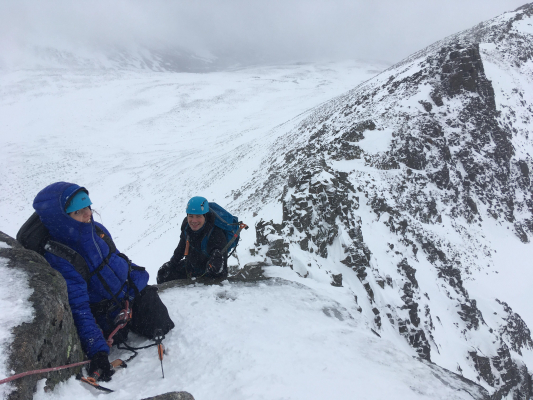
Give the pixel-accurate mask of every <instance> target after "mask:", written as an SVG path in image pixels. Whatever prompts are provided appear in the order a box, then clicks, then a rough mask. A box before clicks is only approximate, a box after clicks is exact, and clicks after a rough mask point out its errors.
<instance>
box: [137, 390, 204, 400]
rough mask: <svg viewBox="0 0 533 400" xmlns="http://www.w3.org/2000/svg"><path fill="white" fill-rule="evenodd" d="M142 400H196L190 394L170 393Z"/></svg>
mask: <svg viewBox="0 0 533 400" xmlns="http://www.w3.org/2000/svg"><path fill="white" fill-rule="evenodd" d="M142 400H194V397H193V396H192V394H190V393H188V392H168V393H165V394H160V395H158V396H154V397H146V398H144V399H142Z"/></svg>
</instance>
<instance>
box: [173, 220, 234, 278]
mask: <svg viewBox="0 0 533 400" xmlns="http://www.w3.org/2000/svg"><path fill="white" fill-rule="evenodd" d="M205 216H206V217H205V224H204V226H202V228H200V229H199V230H197V231H196V232H195V231H193V230H192V229H191V228H190V226H189V224H188V222H187V217H185V219H184V220H183V223H182V224H181V235H180V242H179V244H178V247H176V250H174V255H173V256H172V258H171V259H170V261H169V263H170V266H171V268H172V269H180V268H183V267H184V268H185V269H186V272H187V274H188V275H190V276H208V277H212V278H218V277H221V276H224V275H227V274H228V262H227V257H226V256H225V255H224V264H223V268H222V270H221V271H210V270H208V271H207V272H206V267H207V262H208V261H209V258H210V257H211V255H212V254H213V251H214V250H215V249H218V250H222V249H223V248H224V246H226V243H227V240H226V234H225V233H224V231H223V230H222V229H221V228H219V227H218V226H215V216H214V215H213V214H212V213H210V212H209V213H207V214H205ZM187 236H188V237H189V255H187V256H185V247H186V242H187ZM206 236H208V238H207V240H206V242H207V243H206V244H207V245H206V246H205V247H206V248H205V252H203V251H202V241H203V240H204V239H205V238H206ZM184 257H185V260H184V261H183V262H181V263H180V261H181V260H182V259H183V258H184ZM204 273H205V275H204Z"/></svg>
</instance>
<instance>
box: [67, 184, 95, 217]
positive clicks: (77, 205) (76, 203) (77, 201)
mask: <svg viewBox="0 0 533 400" xmlns="http://www.w3.org/2000/svg"><path fill="white" fill-rule="evenodd" d="M91 204H93V203H92V202H91V199H90V198H89V194H88V193H87V192H85V191H83V190H80V191H79V192H78V193H76V194H75V195H74V196H73V197H72V200H70V202H69V204H68V206H67V208H66V209H65V212H66V213H67V214H69V213H71V212H74V211H78V210H81V209H82V208H85V207H89V206H90V205H91Z"/></svg>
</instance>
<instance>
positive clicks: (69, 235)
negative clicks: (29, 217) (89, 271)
mask: <svg viewBox="0 0 533 400" xmlns="http://www.w3.org/2000/svg"><path fill="white" fill-rule="evenodd" d="M80 190H83V191H85V192H87V193H89V192H88V191H87V189H85V188H84V187H82V186H79V185H76V184H75V183H69V182H56V183H52V184H51V185H48V186H47V187H45V188H44V189H43V190H41V191H40V192H39V193H38V194H37V196H36V197H35V200H34V201H33V208H34V209H35V211H36V212H37V214H38V215H39V217H40V218H41V221H42V222H43V224H44V226H46V228H47V229H48V231H49V232H50V236H51V237H52V239H54V240H57V241H59V242H62V243H64V244H66V245H68V246H71V247H73V248H75V247H77V245H78V244H80V239H81V237H82V236H84V235H87V234H92V231H93V222H91V223H90V224H87V223H84V222H79V221H76V220H75V219H74V218H72V217H70V216H69V215H68V214H67V213H66V211H65V208H66V205H67V203H68V202H69V200H71V199H72V197H73V196H74V195H75V194H76V193H78V192H79V191H80Z"/></svg>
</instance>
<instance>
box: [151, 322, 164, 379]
mask: <svg viewBox="0 0 533 400" xmlns="http://www.w3.org/2000/svg"><path fill="white" fill-rule="evenodd" d="M164 338H165V335H163V332H162V331H161V329H156V330H155V332H154V340H155V344H156V345H157V354H158V356H159V361H160V362H161V374H163V379H165V372H164V371H163V354H164V353H165V346H163V339H164Z"/></svg>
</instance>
